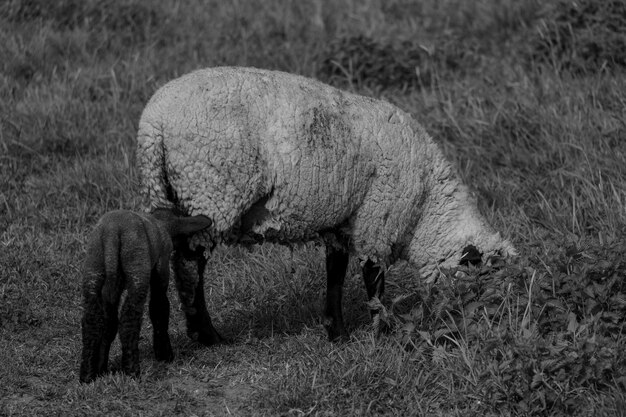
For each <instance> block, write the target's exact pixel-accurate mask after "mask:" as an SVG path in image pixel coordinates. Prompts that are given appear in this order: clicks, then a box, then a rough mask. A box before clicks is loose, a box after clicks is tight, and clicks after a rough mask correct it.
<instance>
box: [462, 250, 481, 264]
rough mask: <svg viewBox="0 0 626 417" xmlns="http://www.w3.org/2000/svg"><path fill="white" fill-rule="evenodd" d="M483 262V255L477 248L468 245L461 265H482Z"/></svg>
mask: <svg viewBox="0 0 626 417" xmlns="http://www.w3.org/2000/svg"><path fill="white" fill-rule="evenodd" d="M482 262H483V254H482V253H480V251H479V250H478V249H476V246H474V245H467V246H466V247H465V248H463V251H462V254H461V260H460V261H459V265H474V266H477V265H480V264H481V263H482Z"/></svg>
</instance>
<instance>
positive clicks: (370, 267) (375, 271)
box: [363, 259, 387, 332]
mask: <svg viewBox="0 0 626 417" xmlns="http://www.w3.org/2000/svg"><path fill="white" fill-rule="evenodd" d="M363 281H364V282H365V289H366V291H367V297H368V300H369V305H370V315H371V316H372V321H373V323H374V327H375V330H376V331H377V332H380V331H386V330H387V329H386V328H384V327H382V326H381V325H380V308H381V307H382V306H381V305H380V303H381V300H382V298H383V294H384V292H385V273H384V271H383V269H382V268H381V267H380V266H379V265H377V264H375V263H374V262H372V261H371V260H369V259H368V260H367V261H366V262H365V264H364V265H363Z"/></svg>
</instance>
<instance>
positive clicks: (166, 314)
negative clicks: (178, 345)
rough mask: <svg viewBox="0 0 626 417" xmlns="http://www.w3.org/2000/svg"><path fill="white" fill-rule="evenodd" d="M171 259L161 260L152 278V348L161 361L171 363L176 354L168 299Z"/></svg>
mask: <svg viewBox="0 0 626 417" xmlns="http://www.w3.org/2000/svg"><path fill="white" fill-rule="evenodd" d="M169 269H170V267H169V257H164V259H161V260H160V265H159V266H158V267H157V268H155V269H154V271H152V276H151V277H150V307H149V309H150V321H152V330H153V334H152V346H153V349H154V356H155V358H156V359H157V360H159V361H165V362H171V361H172V360H174V352H173V351H172V344H171V343H170V335H169V322H170V301H169V299H168V298H167V287H168V284H169V276H170V274H169V272H170V271H169Z"/></svg>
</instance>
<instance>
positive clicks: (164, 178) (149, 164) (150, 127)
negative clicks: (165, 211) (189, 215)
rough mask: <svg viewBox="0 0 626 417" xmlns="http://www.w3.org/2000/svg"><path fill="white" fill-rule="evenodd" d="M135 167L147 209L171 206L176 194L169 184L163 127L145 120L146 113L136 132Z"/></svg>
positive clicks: (173, 203)
mask: <svg viewBox="0 0 626 417" xmlns="http://www.w3.org/2000/svg"><path fill="white" fill-rule="evenodd" d="M137 169H138V172H139V181H140V190H141V195H142V197H143V199H144V200H145V201H146V205H147V209H148V210H151V209H153V208H156V207H172V206H174V205H175V203H176V195H175V193H174V191H173V189H172V186H171V185H170V182H169V178H168V172H167V149H166V147H165V142H164V140H163V129H159V128H158V127H157V126H156V125H155V124H154V123H150V122H149V121H148V120H147V116H146V113H145V112H144V114H143V115H142V117H141V120H140V121H139V130H138V133H137Z"/></svg>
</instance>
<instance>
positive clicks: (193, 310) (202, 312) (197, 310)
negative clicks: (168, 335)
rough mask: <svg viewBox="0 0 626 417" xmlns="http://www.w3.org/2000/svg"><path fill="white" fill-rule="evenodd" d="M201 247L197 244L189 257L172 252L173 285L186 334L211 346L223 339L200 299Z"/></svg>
mask: <svg viewBox="0 0 626 417" xmlns="http://www.w3.org/2000/svg"><path fill="white" fill-rule="evenodd" d="M203 253H204V248H201V247H199V248H198V250H196V252H195V253H193V254H192V256H190V254H189V253H185V254H183V253H182V251H175V255H174V270H175V274H176V280H175V281H176V288H177V290H178V295H179V297H180V302H181V304H182V308H183V311H184V312H185V317H186V319H187V335H188V336H189V337H190V338H192V339H194V340H196V341H198V342H200V343H202V344H203V345H205V346H210V345H214V344H216V343H220V342H222V341H223V340H224V339H222V337H221V336H220V335H219V333H217V330H215V328H214V327H213V323H212V322H211V316H209V312H208V310H207V307H206V301H205V298H204V269H205V267H206V263H207V260H206V258H205V257H204V255H203Z"/></svg>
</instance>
